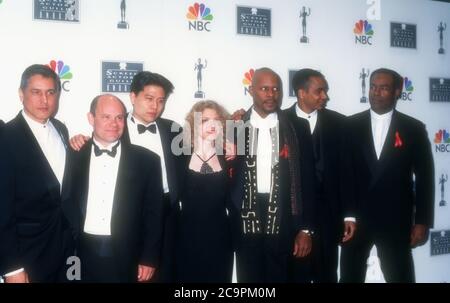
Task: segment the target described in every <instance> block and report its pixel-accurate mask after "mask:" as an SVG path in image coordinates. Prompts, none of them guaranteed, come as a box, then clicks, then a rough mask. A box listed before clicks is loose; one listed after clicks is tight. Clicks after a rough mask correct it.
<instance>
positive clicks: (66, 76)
mask: <svg viewBox="0 0 450 303" xmlns="http://www.w3.org/2000/svg"><path fill="white" fill-rule="evenodd" d="M48 66H49V67H50V68H51V69H52V70H53V71H54V72H55V73H56V74H57V75H58V76H59V78H60V79H61V87H62V89H63V90H64V91H66V92H68V91H69V90H70V88H69V83H70V82H69V80H71V79H72V78H73V74H72V72H71V71H70V67H69V66H68V65H66V64H64V61H62V60H58V61H56V60H51V61H50V63H49V64H48Z"/></svg>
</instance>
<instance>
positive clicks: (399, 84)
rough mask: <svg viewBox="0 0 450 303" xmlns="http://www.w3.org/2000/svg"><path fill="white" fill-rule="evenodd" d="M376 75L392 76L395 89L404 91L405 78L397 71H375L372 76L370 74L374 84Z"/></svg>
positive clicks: (386, 69) (381, 69) (382, 69)
mask: <svg viewBox="0 0 450 303" xmlns="http://www.w3.org/2000/svg"><path fill="white" fill-rule="evenodd" d="M376 74H388V75H391V76H392V78H393V79H394V88H395V89H400V91H401V90H402V89H403V77H402V76H401V75H400V74H399V73H397V72H396V71H394V70H392V69H388V68H379V69H377V70H374V71H373V72H372V74H370V82H372V78H373V76H375V75H376Z"/></svg>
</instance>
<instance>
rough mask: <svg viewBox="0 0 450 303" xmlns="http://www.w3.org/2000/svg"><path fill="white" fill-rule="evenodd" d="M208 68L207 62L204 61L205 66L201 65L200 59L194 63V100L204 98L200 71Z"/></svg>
mask: <svg viewBox="0 0 450 303" xmlns="http://www.w3.org/2000/svg"><path fill="white" fill-rule="evenodd" d="M207 66H208V62H207V61H206V59H205V64H203V63H202V59H201V58H198V61H197V63H195V67H194V71H195V70H196V71H197V91H196V92H195V94H194V98H205V93H204V92H203V91H202V82H203V75H202V71H203V70H204V69H205V68H206V67H207Z"/></svg>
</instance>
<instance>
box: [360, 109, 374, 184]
mask: <svg viewBox="0 0 450 303" xmlns="http://www.w3.org/2000/svg"><path fill="white" fill-rule="evenodd" d="M360 127H361V128H360V131H361V134H360V138H361V148H362V149H363V154H364V157H365V159H366V162H367V165H368V167H369V169H370V171H371V173H372V176H373V175H374V173H375V170H376V165H377V153H376V151H375V145H374V143H373V134H372V123H371V120H370V111H367V112H366V113H365V114H364V117H363V119H362V121H361V126H360Z"/></svg>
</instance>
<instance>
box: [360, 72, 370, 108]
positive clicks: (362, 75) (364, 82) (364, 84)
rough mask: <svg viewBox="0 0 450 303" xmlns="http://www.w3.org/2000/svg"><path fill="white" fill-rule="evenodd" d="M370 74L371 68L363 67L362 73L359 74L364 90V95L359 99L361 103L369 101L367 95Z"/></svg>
mask: <svg viewBox="0 0 450 303" xmlns="http://www.w3.org/2000/svg"><path fill="white" fill-rule="evenodd" d="M369 75H370V70H369V69H367V71H366V69H365V68H363V69H362V71H361V73H360V74H359V79H361V90H362V97H361V99H359V102H361V103H367V97H366V79H367V78H368V77H369Z"/></svg>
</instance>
